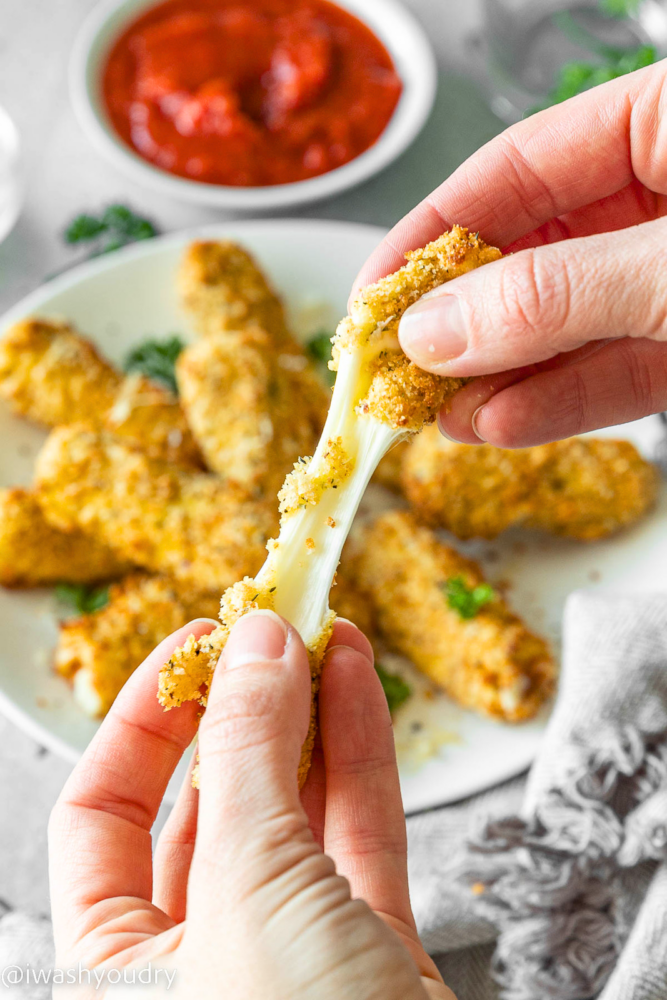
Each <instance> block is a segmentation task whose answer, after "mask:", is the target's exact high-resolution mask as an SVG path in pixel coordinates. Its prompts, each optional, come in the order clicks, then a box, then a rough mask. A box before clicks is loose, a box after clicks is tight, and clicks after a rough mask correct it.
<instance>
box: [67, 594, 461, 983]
mask: <svg viewBox="0 0 667 1000" xmlns="http://www.w3.org/2000/svg"><path fill="white" fill-rule="evenodd" d="M212 624H213V623H211V624H207V623H206V622H205V621H203V620H202V621H198V622H195V623H193V624H191V625H188V626H185V628H183V629H180V630H179V631H178V632H176V633H174V635H172V636H170V637H169V638H168V639H165V640H164V642H162V643H161V644H160V646H158V647H157V649H156V650H155V651H154V652H153V653H152V654H151V655H150V656H149V657H148V659H147V660H146V661H145V662H144V664H143V665H142V666H141V667H139V669H138V670H137V671H136V672H135V673H134V674H133V675H132V677H131V678H130V680H129V681H128V683H127V684H126V685H125V687H124V688H123V690H122V691H121V693H120V695H119V696H118V698H117V700H116V702H115V704H114V706H113V708H112V709H111V712H110V713H109V715H108V716H107V717H106V719H105V720H104V722H103V723H102V725H101V727H100V729H99V732H98V733H97V735H96V737H95V738H94V740H93V741H92V743H91V745H90V747H89V748H88V750H87V751H86V753H85V754H84V756H83V757H82V759H81V761H80V763H79V764H78V765H77V767H76V768H75V769H74V771H73V773H72V775H71V777H70V779H69V781H68V782H67V784H66V786H65V788H64V790H63V792H62V794H61V796H60V798H59V800H58V802H57V804H56V806H55V808H54V811H53V814H52V817H51V823H50V830H49V837H50V866H51V899H52V907H53V922H54V932H55V938H56V949H57V966H58V967H59V968H75V967H77V966H78V963H79V962H80V963H82V965H83V967H84V968H86V969H98V970H100V972H101V971H102V970H103V969H114V970H121V973H122V972H123V971H125V970H127V971H129V970H131V969H132V968H134V969H135V970H136V969H141V968H146V966H147V963H148V962H151V963H152V966H153V968H156V967H159V968H161V969H164V970H167V971H172V972H173V971H175V973H176V975H175V979H174V980H173V986H172V987H171V989H170V990H169V993H168V995H169V996H173V997H175V998H179V997H183V998H187V1000H192V998H193V997H196V998H197V1000H214V998H215V1000H221V998H224V1000H254V998H257V1000H260V998H261V1000H310V998H312V1000H329V998H330V1000H338V998H345V1000H347V998H350V1000H364V998H368V1000H371V998H380V997H382V1000H392V998H396V1000H410V998H414V1000H427V998H429V997H430V998H432V1000H454V998H453V994H452V993H451V992H450V991H449V990H448V989H447V988H446V987H445V986H444V984H443V983H442V980H441V978H440V976H439V975H438V972H437V970H436V968H435V966H434V964H433V963H432V961H431V959H430V958H429V957H428V956H427V955H426V953H425V952H424V950H423V949H422V947H421V945H420V943H419V939H418V937H417V932H416V929H415V924H414V920H413V916H412V911H411V908H410V900H409V896H408V886H407V870H406V837H405V821H404V817H403V809H402V804H401V796H400V789H399V783H398V772H397V768H396V759H395V753H394V743H393V735H392V730H391V719H390V716H389V711H388V708H387V702H386V699H385V696H384V693H383V691H382V687H381V685H380V682H379V679H378V677H377V675H376V673H375V670H374V668H373V665H372V655H373V654H372V651H371V647H370V643H369V642H368V640H367V639H366V638H365V637H364V636H363V635H362V634H361V632H359V631H358V629H357V628H356V627H355V626H353V625H352V624H351V623H349V622H346V621H339V622H337V623H336V626H335V629H334V635H333V638H332V642H331V644H330V647H329V650H328V652H327V654H326V658H325V663H324V669H323V673H322V686H321V691H320V701H319V722H320V735H321V741H320V743H319V745H318V746H317V747H316V750H315V754H314V757H313V765H312V768H311V772H310V775H309V777H308V781H307V783H306V785H305V788H304V790H303V793H302V795H301V798H300V797H299V793H298V789H297V780H296V775H297V765H298V761H299V755H300V750H301V745H302V743H303V740H304V739H305V736H306V732H307V729H308V721H309V715H310V672H309V667H308V658H307V655H306V650H305V648H304V646H303V643H302V641H301V639H300V638H299V636H298V635H297V633H296V632H295V631H294V630H293V629H292V628H291V627H290V626H286V625H285V624H284V623H283V621H282V619H280V618H278V617H277V616H276V615H273V614H272V613H270V612H269V613H266V612H263V613H262V612H259V613H255V614H248V615H246V616H245V617H244V618H241V619H240V620H239V622H238V623H237V624H236V625H235V626H234V629H233V630H232V633H231V636H230V639H229V641H228V644H227V647H226V649H225V652H224V654H223V657H222V660H221V664H220V666H219V667H218V669H217V671H216V673H215V676H214V679H213V683H212V685H211V691H210V696H209V702H208V708H207V711H206V713H205V715H204V717H203V720H202V723H201V726H200V729H199V753H200V788H201V791H200V792H196V791H194V790H193V789H192V787H191V783H190V780H189V778H188V779H187V780H186V782H185V784H184V786H183V788H182V790H181V792H180V795H179V798H178V801H177V803H176V805H175V806H174V809H173V811H172V813H171V815H170V817H169V819H168V821H167V823H166V825H165V827H164V829H163V831H162V833H161V835H160V838H159V840H158V844H157V847H156V851H155V857H154V859H152V858H151V836H150V829H151V827H152V825H153V822H154V820H155V816H156V814H157V811H158V808H159V805H160V802H161V801H162V797H163V795H164V792H165V789H166V786H167V783H168V781H169V778H170V777H171V774H172V773H173V771H174V768H175V767H176V765H177V763H178V761H179V759H180V758H181V756H182V754H183V753H184V751H185V750H186V749H187V747H188V746H189V745H190V743H191V741H192V739H193V738H194V735H195V732H196V729H197V715H198V707H197V706H196V705H194V704H192V703H190V704H188V705H185V706H183V707H181V708H179V709H176V710H173V711H171V712H169V713H164V712H163V711H162V709H161V708H160V706H159V704H158V702H157V697H156V692H157V675H158V671H159V669H160V666H161V665H162V663H163V662H164V661H165V660H166V659H168V657H169V656H170V654H171V652H172V651H173V649H174V648H175V647H176V646H178V645H182V643H183V642H184V640H185V638H186V637H187V636H188V635H189V634H190V633H192V632H194V634H195V635H196V636H200V635H203V634H204V633H206V632H208V631H210V629H211V627H212ZM325 851H326V853H325ZM166 982H167V980H166V977H165V978H164V979H161V978H160V984H161V987H160V990H159V995H163V993H164V992H166ZM112 989H113V990H118V991H119V992H122V991H123V988H122V986H119V987H113V988H112ZM129 989H132V987H130V988H129ZM157 993H158V990H157V989H156V988H155V987H154V988H153V992H150V993H149V994H148V995H157ZM54 995H55V996H58V995H59V994H58V993H57V992H56V993H55V994H54ZM62 995H63V996H67V997H69V998H71V997H73V996H78V997H82V998H83V997H90V998H92V997H93V996H95V997H98V996H100V995H101V994H100V992H99V990H96V989H95V986H94V985H93V986H89V987H86V986H84V987H83V988H82V989H81V990H80V992H77V993H73V992H72V990H71V988H68V990H67V992H65V991H63V994H62ZM113 995H116V993H115V992H114V994H113ZM131 995H132V996H136V988H135V990H134V992H132V993H131ZM143 995H146V994H143Z"/></svg>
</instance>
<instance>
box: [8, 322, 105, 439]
mask: <svg viewBox="0 0 667 1000" xmlns="http://www.w3.org/2000/svg"><path fill="white" fill-rule="evenodd" d="M121 382H122V376H121V375H120V374H119V373H118V372H117V371H116V370H115V369H114V368H113V366H112V365H110V364H109V362H108V361H106V360H105V359H104V358H103V357H101V355H100V354H98V352H97V350H96V348H95V346H94V345H93V344H92V342H91V341H89V340H87V339H86V338H85V337H81V336H80V335H79V334H78V333H77V332H76V331H75V330H74V328H73V327H71V326H70V325H69V324H68V323H56V322H50V321H48V320H43V319H27V320H24V321H23V322H21V323H17V324H16V325H15V326H13V327H12V328H11V329H10V330H8V331H7V333H6V334H5V335H4V337H3V338H2V340H0V396H2V398H3V399H5V400H6V401H7V402H8V403H9V405H10V406H11V408H12V409H13V410H14V412H15V413H18V414H20V415H21V416H24V417H28V418H30V419H31V420H35V421H37V422H38V423H41V424H46V426H47V427H55V426H56V425H57V424H65V423H74V422H76V421H77V420H86V421H87V420H89V419H91V417H93V418H95V419H97V420H101V419H102V418H103V416H104V415H105V414H106V413H107V412H108V411H109V409H110V408H111V407H112V406H113V402H114V400H115V398H116V395H117V393H118V390H119V389H120V384H121Z"/></svg>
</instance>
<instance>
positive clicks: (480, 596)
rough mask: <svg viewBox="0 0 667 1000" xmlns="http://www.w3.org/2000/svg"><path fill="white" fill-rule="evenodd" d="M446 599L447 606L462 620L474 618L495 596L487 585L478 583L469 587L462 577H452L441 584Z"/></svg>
mask: <svg viewBox="0 0 667 1000" xmlns="http://www.w3.org/2000/svg"><path fill="white" fill-rule="evenodd" d="M442 589H443V591H444V593H445V596H446V597H447V604H448V605H449V607H450V608H452V610H453V611H457V612H458V613H459V616H460V617H461V618H463V619H469V618H474V617H475V616H476V615H477V614H479V612H480V611H481V610H482V608H483V607H485V606H486V605H487V604H490V603H491V601H493V600H494V598H495V596H496V592H495V590H494V589H493V587H491V586H490V584H488V583H479V584H477V586H476V587H470V586H468V584H467V583H466V582H465V580H464V579H463V577H462V576H453V577H452V578H451V579H449V580H446V581H445V583H443V584H442Z"/></svg>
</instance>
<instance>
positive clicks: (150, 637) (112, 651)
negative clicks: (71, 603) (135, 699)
mask: <svg viewBox="0 0 667 1000" xmlns="http://www.w3.org/2000/svg"><path fill="white" fill-rule="evenodd" d="M218 604H219V599H218V597H217V594H195V593H194V592H193V591H191V590H190V589H189V588H188V589H185V588H183V587H182V586H179V585H178V584H176V583H175V582H174V581H173V580H170V579H169V578H167V577H161V576H146V575H145V574H141V573H135V574H133V575H132V576H128V577H126V578H125V579H124V580H122V581H121V582H120V583H118V584H114V585H113V586H112V587H111V588H110V590H109V602H108V604H107V605H106V606H105V607H104V608H102V610H100V611H97V612H95V613H94V614H89V615H83V616H82V617H80V618H73V619H71V620H69V621H66V622H64V623H63V624H62V625H61V626H60V637H59V640H58V645H57V647H56V652H55V668H56V670H57V671H58V673H60V674H62V675H63V676H64V677H66V678H68V679H71V680H73V683H74V692H75V696H76V698H77V701H78V702H79V704H80V705H81V707H82V708H83V709H84V711H85V712H86V713H87V714H88V715H91V716H93V717H95V718H97V717H101V716H104V715H106V713H107V712H108V711H109V709H110V708H111V705H112V704H113V702H114V700H115V698H116V696H117V694H118V692H119V691H120V689H121V688H122V686H123V685H124V684H125V681H126V680H127V679H128V677H129V676H130V675H131V674H132V673H133V672H134V670H135V669H136V668H137V667H138V666H139V665H140V663H142V662H143V660H145V658H146V657H147V656H148V654H149V653H150V652H151V651H152V650H153V649H154V648H155V646H157V644H158V643H159V642H161V641H162V640H163V639H164V638H166V636H168V635H170V634H171V633H172V632H174V631H175V630H176V629H177V628H181V626H182V625H185V624H187V622H189V621H191V620H192V619H193V618H201V617H204V618H210V617H213V616H214V615H215V614H216V613H217V609H218Z"/></svg>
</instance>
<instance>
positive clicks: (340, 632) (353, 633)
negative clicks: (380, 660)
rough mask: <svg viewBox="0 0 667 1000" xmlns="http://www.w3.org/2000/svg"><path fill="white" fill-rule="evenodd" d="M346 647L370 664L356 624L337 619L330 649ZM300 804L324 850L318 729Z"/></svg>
mask: <svg viewBox="0 0 667 1000" xmlns="http://www.w3.org/2000/svg"><path fill="white" fill-rule="evenodd" d="M339 645H341V646H349V647H351V648H352V649H356V650H358V651H359V652H360V653H362V654H363V655H364V656H365V657H366V658H367V659H369V660H370V661H371V662H372V661H373V647H372V646H371V644H370V642H369V641H368V639H367V638H366V636H365V635H364V634H363V632H361V631H360V630H359V629H358V628H357V626H356V625H354V624H353V623H352V622H350V621H348V620H347V619H346V618H339V619H337V621H336V623H335V624H334V628H333V634H332V636H331V641H330V642H329V646H339ZM301 804H302V805H303V808H304V809H305V811H306V815H307V817H308V825H309V826H310V829H311V832H312V834H313V836H314V838H315V840H316V842H317V843H318V844H319V846H320V847H322V848H323V847H324V818H325V804H326V772H325V768H324V756H323V753H322V739H321V734H320V731H319V729H318V732H317V735H316V737H315V747H314V749H313V760H312V764H311V765H310V771H309V772H308V778H307V779H306V784H305V785H304V787H303V789H302V791H301Z"/></svg>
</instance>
